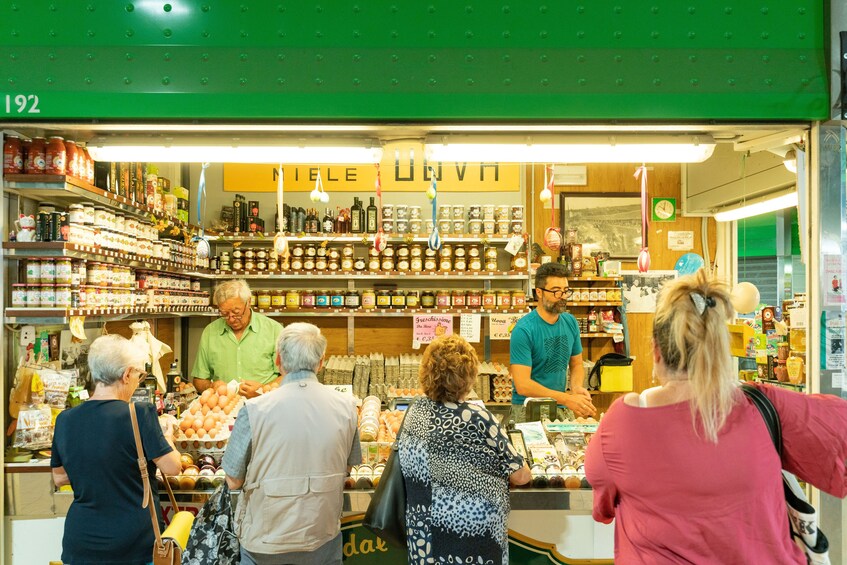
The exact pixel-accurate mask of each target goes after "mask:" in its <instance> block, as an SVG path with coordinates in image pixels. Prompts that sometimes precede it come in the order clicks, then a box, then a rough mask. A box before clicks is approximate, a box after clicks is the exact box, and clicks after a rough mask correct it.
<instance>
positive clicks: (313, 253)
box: [306, 245, 318, 257]
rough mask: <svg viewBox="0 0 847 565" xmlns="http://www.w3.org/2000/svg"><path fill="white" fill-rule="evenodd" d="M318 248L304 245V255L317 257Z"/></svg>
mask: <svg viewBox="0 0 847 565" xmlns="http://www.w3.org/2000/svg"><path fill="white" fill-rule="evenodd" d="M317 256H318V249H317V247H315V246H314V245H308V246H306V257H317Z"/></svg>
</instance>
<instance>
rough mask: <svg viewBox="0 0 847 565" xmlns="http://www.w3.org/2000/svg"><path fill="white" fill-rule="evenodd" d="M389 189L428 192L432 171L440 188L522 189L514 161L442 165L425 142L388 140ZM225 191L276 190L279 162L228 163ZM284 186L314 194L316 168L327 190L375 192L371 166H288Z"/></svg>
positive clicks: (384, 167) (385, 171)
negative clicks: (428, 154)
mask: <svg viewBox="0 0 847 565" xmlns="http://www.w3.org/2000/svg"><path fill="white" fill-rule="evenodd" d="M379 166H380V171H381V176H382V190H383V191H385V192H416V191H421V192H425V191H426V189H427V188H429V185H430V183H431V182H432V172H431V170H430V167H432V171H434V172H435V179H436V181H437V182H438V190H439V191H440V192H517V191H519V190H520V188H521V181H520V165H517V164H514V163H440V162H432V163H430V162H428V161H427V160H426V159H425V158H424V147H423V144H421V143H417V144H409V143H389V144H387V145H386V146H385V147H384V149H383V156H382V161H381V162H380V165H379ZM223 169H224V191H226V192H276V188H277V180H278V177H277V175H278V174H279V165H278V164H267V165H263V164H250V163H226V164H224V166H223ZM282 170H283V175H284V176H283V179H284V181H285V190H286V191H289V192H311V191H312V190H313V189H314V188H315V181H316V179H317V176H318V171H320V174H321V181H322V182H323V185H324V189H325V190H327V191H328V192H373V191H374V182H375V181H376V167H374V166H373V165H309V164H297V165H295V164H284V165H283V167H282Z"/></svg>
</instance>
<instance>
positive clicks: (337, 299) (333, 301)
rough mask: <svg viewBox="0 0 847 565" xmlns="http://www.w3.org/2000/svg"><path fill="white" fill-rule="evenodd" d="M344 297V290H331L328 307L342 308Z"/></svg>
mask: <svg viewBox="0 0 847 565" xmlns="http://www.w3.org/2000/svg"><path fill="white" fill-rule="evenodd" d="M345 295H346V291H344V290H333V291H332V292H331V293H330V295H329V305H330V306H332V307H333V308H344V298H345Z"/></svg>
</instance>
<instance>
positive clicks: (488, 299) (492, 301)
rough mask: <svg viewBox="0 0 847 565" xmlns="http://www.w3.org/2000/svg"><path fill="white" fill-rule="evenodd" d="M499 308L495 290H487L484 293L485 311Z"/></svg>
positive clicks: (483, 305)
mask: <svg viewBox="0 0 847 565" xmlns="http://www.w3.org/2000/svg"><path fill="white" fill-rule="evenodd" d="M496 307H497V293H496V292H494V291H493V290H485V291H483V293H482V308H483V310H493V309H494V308H496Z"/></svg>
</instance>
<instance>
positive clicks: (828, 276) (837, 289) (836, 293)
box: [821, 255, 844, 306]
mask: <svg viewBox="0 0 847 565" xmlns="http://www.w3.org/2000/svg"><path fill="white" fill-rule="evenodd" d="M842 268H843V264H842V261H841V255H824V256H823V276H822V277H821V278H822V284H823V286H824V297H823V305H824V306H837V305H839V304H844V280H843V278H844V276H843V274H842Z"/></svg>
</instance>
